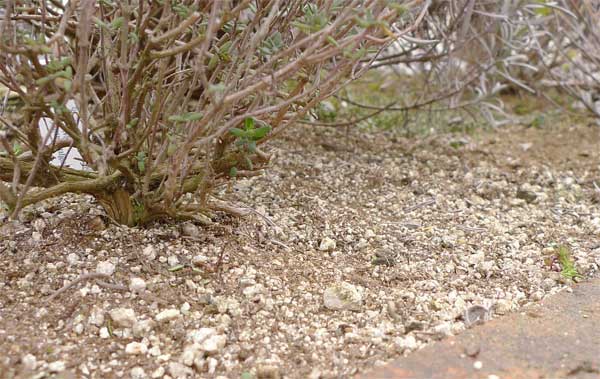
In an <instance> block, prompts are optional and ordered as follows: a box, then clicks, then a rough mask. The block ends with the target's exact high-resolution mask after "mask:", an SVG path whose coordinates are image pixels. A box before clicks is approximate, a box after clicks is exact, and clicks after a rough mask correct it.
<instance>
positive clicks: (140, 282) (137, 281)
mask: <svg viewBox="0 0 600 379" xmlns="http://www.w3.org/2000/svg"><path fill="white" fill-rule="evenodd" d="M145 289H146V281H145V280H144V279H142V278H131V281H130V282H129V290H130V291H131V292H143V291H144V290H145Z"/></svg>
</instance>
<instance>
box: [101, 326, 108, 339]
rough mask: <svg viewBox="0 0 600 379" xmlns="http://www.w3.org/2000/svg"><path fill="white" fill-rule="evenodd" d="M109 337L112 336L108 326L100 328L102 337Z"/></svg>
mask: <svg viewBox="0 0 600 379" xmlns="http://www.w3.org/2000/svg"><path fill="white" fill-rule="evenodd" d="M108 337H110V333H109V332H108V328H106V327H103V328H100V338H108Z"/></svg>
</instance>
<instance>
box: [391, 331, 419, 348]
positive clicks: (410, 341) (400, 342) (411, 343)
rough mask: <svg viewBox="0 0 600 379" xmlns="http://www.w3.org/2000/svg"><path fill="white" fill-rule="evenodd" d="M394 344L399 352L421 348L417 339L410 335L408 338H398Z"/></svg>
mask: <svg viewBox="0 0 600 379" xmlns="http://www.w3.org/2000/svg"><path fill="white" fill-rule="evenodd" d="M394 344H395V345H396V348H397V349H398V350H399V351H404V350H415V349H416V348H417V347H419V345H418V343H417V340H416V339H415V337H414V336H412V335H410V334H409V335H407V336H406V337H397V338H396V339H394Z"/></svg>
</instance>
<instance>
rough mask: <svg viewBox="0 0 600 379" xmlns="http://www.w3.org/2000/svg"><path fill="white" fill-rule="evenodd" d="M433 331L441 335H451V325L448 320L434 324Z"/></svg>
mask: <svg viewBox="0 0 600 379" xmlns="http://www.w3.org/2000/svg"><path fill="white" fill-rule="evenodd" d="M433 331H434V332H435V333H438V334H441V335H442V336H445V337H447V336H451V335H452V325H451V324H450V323H449V322H443V323H441V324H438V325H436V326H435V327H434V328H433Z"/></svg>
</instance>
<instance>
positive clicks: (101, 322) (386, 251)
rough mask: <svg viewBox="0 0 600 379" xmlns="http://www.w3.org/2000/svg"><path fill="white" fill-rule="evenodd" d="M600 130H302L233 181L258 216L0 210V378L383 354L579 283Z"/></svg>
mask: <svg viewBox="0 0 600 379" xmlns="http://www.w3.org/2000/svg"><path fill="white" fill-rule="evenodd" d="M599 143H600V130H599V129H598V128H589V127H581V128H571V129H567V128H562V127H561V128H558V127H557V128H555V129H554V130H539V129H523V128H515V129H508V130H502V131H499V132H496V133H483V134H480V135H475V136H473V135H471V136H464V135H437V136H434V137H428V138H423V139H404V138H401V137H399V136H398V135H394V134H390V133H383V132H381V133H361V132H358V131H353V130H349V131H347V130H345V129H308V128H305V129H301V128H299V129H296V130H293V131H290V132H289V133H288V134H287V135H286V136H284V138H283V139H282V140H280V141H278V142H277V143H276V144H275V145H274V146H273V147H272V152H273V154H275V155H276V159H275V160H274V165H273V167H272V168H271V169H270V170H268V171H267V172H266V173H265V175H264V176H262V177H258V178H252V179H248V180H240V181H238V182H237V183H235V184H234V185H232V186H231V188H228V189H224V190H223V193H222V196H223V197H225V198H229V199H232V200H234V201H238V202H239V204H242V202H244V201H246V202H247V203H248V204H251V205H252V206H253V207H254V208H255V210H256V212H255V213H253V216H252V217H250V218H249V219H248V220H244V221H240V220H232V219H228V218H226V217H225V216H219V215H216V217H219V219H218V220H217V221H219V223H218V224H217V225H215V226H214V227H210V228H202V227H199V226H195V225H191V224H184V225H164V224H156V225H151V226H150V227H149V228H147V229H131V228H124V227H120V226H116V225H112V224H111V223H110V222H108V220H107V219H106V218H105V217H104V216H103V214H102V212H101V210H100V209H99V208H98V207H97V205H96V204H94V203H93V202H92V201H91V200H90V199H89V198H87V197H84V196H65V197H63V198H61V199H57V200H53V201H49V202H46V203H44V204H40V205H37V206H36V207H31V208H30V209H28V210H27V212H25V213H24V215H23V220H22V222H7V221H5V222H4V224H3V225H2V226H1V228H0V236H2V237H1V238H2V241H1V242H0V272H1V273H2V275H0V377H3V378H15V377H19V378H29V377H45V376H47V377H51V376H56V377H62V378H70V377H77V378H79V377H88V378H113V377H115V378H117V377H123V378H129V377H133V378H146V377H152V378H163V377H164V378H169V377H170V378H177V377H182V378H184V377H188V378H192V377H194V378H243V379H249V378H257V379H259V378H264V379H267V378H312V379H318V378H347V377H350V376H352V375H355V374H357V373H361V372H364V371H367V370H370V369H372V368H373V367H376V366H382V365H383V364H385V363H386V362H389V361H390V360H392V359H395V358H398V357H399V356H400V355H408V354H410V353H411V352H412V351H415V350H417V349H419V348H421V347H423V346H425V345H427V344H429V343H431V342H433V341H436V340H439V339H442V338H444V337H446V336H451V335H456V334H460V333H461V332H462V331H463V330H465V328H466V327H467V326H469V325H470V324H472V323H474V322H477V320H478V318H480V319H485V320H487V319H490V318H492V319H493V318H497V317H500V316H501V315H504V314H508V313H510V312H512V311H515V310H518V309H520V307H522V306H524V305H526V304H529V303H531V302H537V301H540V300H542V299H544V298H545V297H546V296H548V295H551V294H553V293H556V292H557V291H559V290H560V289H561V288H564V287H565V286H566V285H569V283H570V281H569V280H567V279H566V278H565V277H564V276H562V275H561V273H560V271H561V270H562V269H564V267H562V265H561V263H560V262H559V261H558V260H557V256H556V254H557V251H558V248H557V246H558V245H564V246H565V248H566V249H567V250H568V251H569V252H570V256H571V257H570V259H571V260H572V262H573V263H574V265H575V267H576V269H577V271H578V272H579V273H580V274H582V275H583V276H593V275H595V273H597V272H598V267H599V264H600V257H599V256H600V210H599V208H598V203H599V201H600V194H599V190H598V189H597V188H596V185H600V167H599V164H600V163H599V162H600V156H599V154H600V149H598V146H600V144H599ZM78 278H79V279H78ZM69 283H71V284H72V286H70V287H69V286H68V285H69ZM64 286H66V287H64ZM63 287H64V291H62V292H60V293H58V294H57V293H56V291H57V290H59V289H60V288H63ZM55 295H56V296H55ZM52 296H54V297H52Z"/></svg>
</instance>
